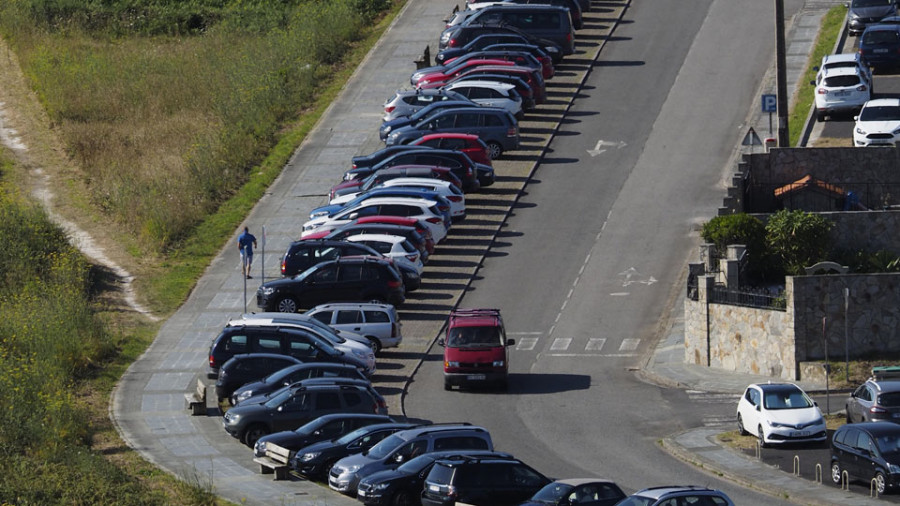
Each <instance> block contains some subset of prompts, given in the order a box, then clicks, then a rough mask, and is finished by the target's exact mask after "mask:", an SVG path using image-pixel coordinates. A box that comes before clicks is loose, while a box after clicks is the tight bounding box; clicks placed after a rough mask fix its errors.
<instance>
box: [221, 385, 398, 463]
mask: <svg viewBox="0 0 900 506" xmlns="http://www.w3.org/2000/svg"><path fill="white" fill-rule="evenodd" d="M373 392H374V390H373V389H372V386H371V384H370V383H368V382H367V381H363V380H353V379H348V378H339V379H329V382H328V383H323V382H322V380H321V379H312V380H305V381H301V382H300V383H298V384H295V385H291V386H289V387H285V388H283V389H281V390H278V391H276V392H274V393H273V394H272V395H271V396H268V397H263V398H262V400H263V402H254V400H253V399H254V398H250V399H247V400H246V401H245V402H242V403H241V404H239V405H237V406H234V407H233V408H231V409H229V410H228V411H226V412H225V416H224V418H223V421H222V424H223V426H224V427H225V431H226V432H228V434H230V435H231V436H233V437H235V438H237V439H239V440H240V441H241V442H243V443H244V444H245V445H247V446H249V447H250V448H253V447H254V445H255V444H256V441H257V440H258V439H259V438H261V437H263V436H265V435H266V434H271V433H272V432H277V431H282V430H293V429H296V428H297V427H299V426H301V425H303V424H305V423H308V422H309V421H310V420H314V419H316V418H318V417H320V416H322V415H327V414H330V413H374V414H381V415H386V414H387V404H386V403H385V402H384V398H381V396H377V397H376V396H375V395H373ZM376 394H377V393H376Z"/></svg>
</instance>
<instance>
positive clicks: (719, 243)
mask: <svg viewBox="0 0 900 506" xmlns="http://www.w3.org/2000/svg"><path fill="white" fill-rule="evenodd" d="M700 236H701V237H703V240H704V241H706V242H708V243H712V244H715V246H716V250H717V251H719V253H720V254H724V253H725V249H726V248H727V247H728V245H729V244H743V245H744V246H746V247H747V255H748V263H747V268H748V274H750V275H751V276H753V277H755V278H757V279H759V278H764V277H765V275H766V274H767V273H770V272H771V271H772V269H771V259H770V255H769V252H768V249H767V246H766V226H765V224H764V223H763V222H762V220H760V219H759V218H757V217H755V216H750V215H749V214H745V213H737V214H728V215H725V216H716V217H715V218H713V219H711V220H709V221H708V222H706V223H704V224H703V229H702V230H701V231H700Z"/></svg>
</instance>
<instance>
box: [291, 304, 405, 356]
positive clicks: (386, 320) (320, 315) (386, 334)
mask: <svg viewBox="0 0 900 506" xmlns="http://www.w3.org/2000/svg"><path fill="white" fill-rule="evenodd" d="M305 314H307V315H309V316H311V317H313V318H315V319H316V320H319V321H320V322H322V323H324V324H326V325H329V326H331V327H333V328H336V329H338V330H349V331H350V332H355V333H357V334H360V335H362V336H365V337H366V339H368V340H369V341H371V342H372V349H373V350H375V353H378V352H379V351H381V350H382V349H384V348H396V347H397V346H399V345H400V342H401V341H403V334H402V332H401V328H402V326H403V325H402V324H401V323H400V315H399V314H397V309H395V308H394V306H392V305H390V304H376V303H373V302H338V303H331V304H321V305H319V306H316V307H314V308H312V309H310V310H309V311H307V312H306V313H305Z"/></svg>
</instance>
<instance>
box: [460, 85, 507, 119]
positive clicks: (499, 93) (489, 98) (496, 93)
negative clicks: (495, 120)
mask: <svg viewBox="0 0 900 506" xmlns="http://www.w3.org/2000/svg"><path fill="white" fill-rule="evenodd" d="M444 89H445V90H449V91H455V92H457V93H459V94H460V95H462V96H464V97H466V98H468V99H469V100H471V101H472V102H475V103H476V104H478V105H482V106H485V107H499V108H501V109H504V110H506V111H507V112H509V113H510V114H512V115H513V116H515V117H516V118H517V119H522V117H523V115H524V113H523V111H522V95H519V92H518V91H516V87H515V85H512V84H509V83H501V82H498V81H487V80H485V81H475V80H473V81H457V82H455V83H450V84H448V85H446V86H444Z"/></svg>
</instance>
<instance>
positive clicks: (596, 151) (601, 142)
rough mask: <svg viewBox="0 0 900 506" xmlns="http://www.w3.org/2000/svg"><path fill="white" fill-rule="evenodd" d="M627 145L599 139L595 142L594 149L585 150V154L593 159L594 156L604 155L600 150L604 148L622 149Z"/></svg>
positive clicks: (603, 150)
mask: <svg viewBox="0 0 900 506" xmlns="http://www.w3.org/2000/svg"><path fill="white" fill-rule="evenodd" d="M627 145H628V144H625V142H624V141H619V142H614V141H604V140H603V139H600V140H598V141H597V144H596V145H595V146H594V149H589V150H587V152H588V154H589V155H591V157H594V156H597V155H600V154H603V153H606V150H605V149H600V148H602V147H604V146H606V147H612V148H616V149H622V148H624V147H625V146H627Z"/></svg>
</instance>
